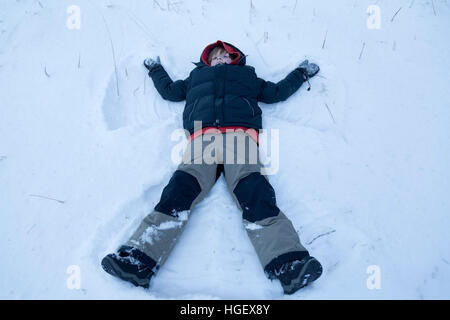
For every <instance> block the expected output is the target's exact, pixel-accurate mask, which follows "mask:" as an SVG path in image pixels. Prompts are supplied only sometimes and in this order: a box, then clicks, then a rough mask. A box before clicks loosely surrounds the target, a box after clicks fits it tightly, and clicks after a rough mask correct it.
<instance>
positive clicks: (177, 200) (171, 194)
mask: <svg viewBox="0 0 450 320" xmlns="http://www.w3.org/2000/svg"><path fill="white" fill-rule="evenodd" d="M193 145H194V144H193V143H190V144H188V146H187V148H190V149H189V150H188V149H186V151H185V153H184V155H183V161H182V163H181V164H180V165H179V166H178V168H177V170H176V171H175V172H174V173H173V175H172V177H171V179H170V181H169V183H168V184H167V185H166V187H165V188H164V190H163V192H162V195H161V199H160V201H159V202H158V204H157V205H156V206H155V208H154V210H153V211H152V212H151V213H150V214H149V215H147V216H146V217H145V218H144V219H143V221H142V222H141V224H140V225H139V226H138V228H137V229H136V231H135V232H134V233H133V234H132V236H131V237H130V238H129V240H128V241H127V242H126V243H125V244H124V245H122V246H121V247H120V248H119V250H118V253H117V254H116V253H114V254H110V255H107V256H106V257H105V258H104V259H103V261H102V266H103V268H104V269H105V271H107V272H108V273H110V274H112V275H114V276H117V277H119V278H121V279H123V280H126V281H130V282H132V283H134V284H135V285H139V286H143V287H148V286H149V281H150V278H151V276H153V274H154V273H156V271H157V270H158V269H159V268H160V267H161V266H162V265H163V264H164V262H165V261H166V260H167V258H168V256H169V254H170V252H171V251H172V249H173V248H174V246H175V244H176V243H177V240H178V239H179V237H180V236H181V234H182V232H183V230H184V227H185V225H186V223H187V220H188V218H189V215H190V212H191V211H192V210H193V208H194V206H195V205H196V204H197V203H198V202H200V201H201V200H202V199H203V198H204V197H205V196H206V195H207V193H208V192H209V190H210V189H211V188H212V186H213V185H214V183H215V181H216V180H217V177H218V176H217V164H207V163H205V162H204V161H203V159H202V154H201V149H195V148H193ZM188 151H189V152H188ZM199 157H200V158H199Z"/></svg>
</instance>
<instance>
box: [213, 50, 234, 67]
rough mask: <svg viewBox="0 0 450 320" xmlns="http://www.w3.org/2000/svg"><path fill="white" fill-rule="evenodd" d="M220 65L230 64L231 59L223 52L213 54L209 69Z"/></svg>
mask: <svg viewBox="0 0 450 320" xmlns="http://www.w3.org/2000/svg"><path fill="white" fill-rule="evenodd" d="M221 63H226V64H230V63H231V58H230V55H229V54H228V53H227V52H225V53H217V54H215V55H214V56H213V57H212V59H211V67H213V66H215V65H217V64H221Z"/></svg>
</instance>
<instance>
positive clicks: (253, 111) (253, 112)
mask: <svg viewBox="0 0 450 320" xmlns="http://www.w3.org/2000/svg"><path fill="white" fill-rule="evenodd" d="M242 99H244V100H245V101H246V102H247V104H248V106H249V107H250V109H252V114H253V116H255V110H254V109H253V106H252V105H251V104H250V101H248V99H247V98H245V97H242Z"/></svg>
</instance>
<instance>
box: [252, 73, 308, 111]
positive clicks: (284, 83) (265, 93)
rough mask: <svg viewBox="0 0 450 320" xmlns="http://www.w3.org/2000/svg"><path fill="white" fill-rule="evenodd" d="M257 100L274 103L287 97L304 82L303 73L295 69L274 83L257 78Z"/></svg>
mask: <svg viewBox="0 0 450 320" xmlns="http://www.w3.org/2000/svg"><path fill="white" fill-rule="evenodd" d="M256 81H257V88H258V96H257V99H258V101H261V102H264V103H275V102H280V101H284V100H286V99H287V98H289V97H290V96H291V95H292V94H293V93H294V92H295V91H297V90H298V88H300V86H301V85H302V84H303V82H304V78H303V73H302V72H301V71H299V70H297V69H295V70H294V71H292V72H291V73H289V74H288V75H287V76H286V78H284V79H283V80H281V81H279V82H277V83H274V82H272V81H265V80H263V79H261V78H257V80H256Z"/></svg>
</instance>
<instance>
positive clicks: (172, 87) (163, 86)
mask: <svg viewBox="0 0 450 320" xmlns="http://www.w3.org/2000/svg"><path fill="white" fill-rule="evenodd" d="M148 75H149V76H150V77H151V78H152V80H153V83H154V85H155V88H156V90H158V92H159V94H160V95H161V97H163V99H165V100H169V101H176V102H177V101H183V100H185V99H186V92H187V87H188V83H189V79H190V78H189V77H188V78H186V79H185V80H176V81H172V79H171V78H170V76H169V75H168V74H167V72H166V70H164V67H163V66H162V65H158V66H156V67H154V68H153V69H152V70H151V71H149V73H148Z"/></svg>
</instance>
